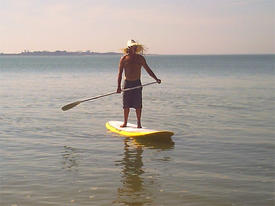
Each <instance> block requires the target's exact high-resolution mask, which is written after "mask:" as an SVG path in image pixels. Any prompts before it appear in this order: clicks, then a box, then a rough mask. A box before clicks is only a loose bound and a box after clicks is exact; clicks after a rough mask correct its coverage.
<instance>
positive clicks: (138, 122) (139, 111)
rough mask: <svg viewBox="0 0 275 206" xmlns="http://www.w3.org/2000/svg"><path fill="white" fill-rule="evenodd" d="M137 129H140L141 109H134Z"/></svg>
mask: <svg viewBox="0 0 275 206" xmlns="http://www.w3.org/2000/svg"><path fill="white" fill-rule="evenodd" d="M136 115H137V127H138V128H141V108H136Z"/></svg>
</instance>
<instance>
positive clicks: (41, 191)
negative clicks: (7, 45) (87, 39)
mask: <svg viewBox="0 0 275 206" xmlns="http://www.w3.org/2000/svg"><path fill="white" fill-rule="evenodd" d="M274 57H275V56H274V55H229V56H146V58H147V61H148V63H149V65H150V66H151V68H152V69H153V71H154V72H155V73H156V74H157V76H159V78H160V79H162V84H160V85H150V86H148V87H144V89H143V99H144V102H143V106H144V109H143V116H142V123H143V126H145V127H148V128H154V129H165V130H170V131H173V132H174V133H175V135H174V136H173V137H172V139H173V143H170V144H158V143H140V142H137V141H134V140H133V139H129V138H125V137H121V136H118V135H115V134H112V133H110V132H108V131H107V130H106V128H105V122H107V121H109V120H122V119H123V114H122V108H121V95H119V94H115V95H112V96H109V97H104V98H101V99H98V100H96V101H93V102H86V103H83V104H80V105H79V106H77V107H75V108H73V109H71V110H69V111H66V112H63V111H62V110H61V107H62V106H64V105H65V104H68V103H70V102H74V101H76V100H81V99H85V98H89V97H93V96H96V95H101V94H105V93H108V92H112V91H115V89H116V77H117V64H118V62H119V58H120V57H119V56H73V57H68V56H63V57H50V56H48V57H31V56H22V57H19V56H1V57H0V205H1V206H2V205H3V206H21V205H22V206H37V205H39V206H44V205H45V206H47V205H56V206H64V205H81V206H82V205H106V206H107V205H128V206H130V205H131V206H133V205H135V206H137V205H138V206H148V205H156V206H160V205H165V206H166V205H167V206H168V205H169V206H170V205H186V206H189V205H192V206H200V205H203V206H227V205H239V206H245V205H247V206H251V205H252V206H253V205H255V206H259V205H265V206H271V205H274V204H275V202H274V196H275V186H274V185H275V181H274V176H275V174H274V171H275V163H274V157H275V155H274V151H275V142H274V116H275V115H274V100H275V92H274V89H275V85H274V76H275V73H274V70H275V68H274V62H275V60H274ZM151 81H152V79H151V78H150V77H149V76H148V74H147V73H146V72H143V78H142V82H143V83H148V82H151ZM135 121H136V120H135V113H134V111H131V113H130V117H129V122H133V123H135Z"/></svg>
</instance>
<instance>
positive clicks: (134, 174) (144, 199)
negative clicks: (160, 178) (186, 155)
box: [113, 138, 174, 206]
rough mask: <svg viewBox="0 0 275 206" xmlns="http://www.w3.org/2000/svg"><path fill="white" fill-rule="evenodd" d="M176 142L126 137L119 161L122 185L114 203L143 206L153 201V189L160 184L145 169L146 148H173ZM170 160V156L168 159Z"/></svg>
mask: <svg viewBox="0 0 275 206" xmlns="http://www.w3.org/2000/svg"><path fill="white" fill-rule="evenodd" d="M173 146H174V142H173V141H172V140H171V141H168V142H167V143H166V144H165V143H157V142H155V141H154V142H149V141H139V140H138V139H130V138H125V139H124V153H123V158H122V160H120V161H117V164H116V165H117V166H120V167H121V182H122V186H121V187H119V188H118V191H117V192H118V195H117V199H116V200H115V201H114V202H113V203H118V204H121V203H123V204H125V205H129V206H142V205H144V204H150V203H152V202H153V200H154V199H153V191H152V190H153V189H152V188H155V187H157V186H158V184H156V182H157V179H156V178H154V177H152V176H150V181H148V178H146V176H148V174H146V173H145V171H144V169H143V166H144V165H143V161H142V157H143V152H144V148H153V149H163V150H165V149H173ZM167 160H168V161H169V158H168V159H167Z"/></svg>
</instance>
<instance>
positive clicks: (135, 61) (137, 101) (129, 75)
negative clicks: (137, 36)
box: [117, 40, 161, 128]
mask: <svg viewBox="0 0 275 206" xmlns="http://www.w3.org/2000/svg"><path fill="white" fill-rule="evenodd" d="M143 50H144V49H143V46H142V45H141V44H138V43H136V42H135V41H134V40H129V41H128V43H127V48H125V49H124V53H125V55H124V56H123V57H121V59H120V63H119V68H118V78H117V93H121V91H122V89H121V79H122V73H123V71H124V74H125V80H124V87H123V88H124V89H127V88H131V87H136V86H140V85H141V81H140V77H141V68H142V67H144V69H145V70H146V71H147V73H148V74H149V75H150V76H151V77H152V78H154V79H155V80H156V81H157V82H158V83H159V84H160V83H161V80H160V79H158V78H157V77H156V75H155V74H154V72H153V71H152V70H151V69H150V67H149V66H148V65H147V63H146V60H145V58H144V57H143V56H142V55H140V54H139V53H140V52H143ZM130 108H135V109H136V116H137V127H138V128H141V110H142V88H139V89H133V90H130V91H126V92H123V109H124V123H123V124H122V125H121V127H126V126H127V121H128V116H129V112H130Z"/></svg>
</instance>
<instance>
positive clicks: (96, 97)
mask: <svg viewBox="0 0 275 206" xmlns="http://www.w3.org/2000/svg"><path fill="white" fill-rule="evenodd" d="M155 83H157V82H150V83H147V84H143V85H140V86H136V87H131V88H127V89H123V90H122V92H127V91H130V90H134V89H139V88H142V87H145V86H148V85H150V84H155ZM113 94H118V93H117V92H110V93H107V94H103V95H99V96H95V97H92V98H89V99H84V100H82V101H80V103H82V102H87V101H91V100H94V99H99V98H101V97H106V96H110V95H113Z"/></svg>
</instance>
